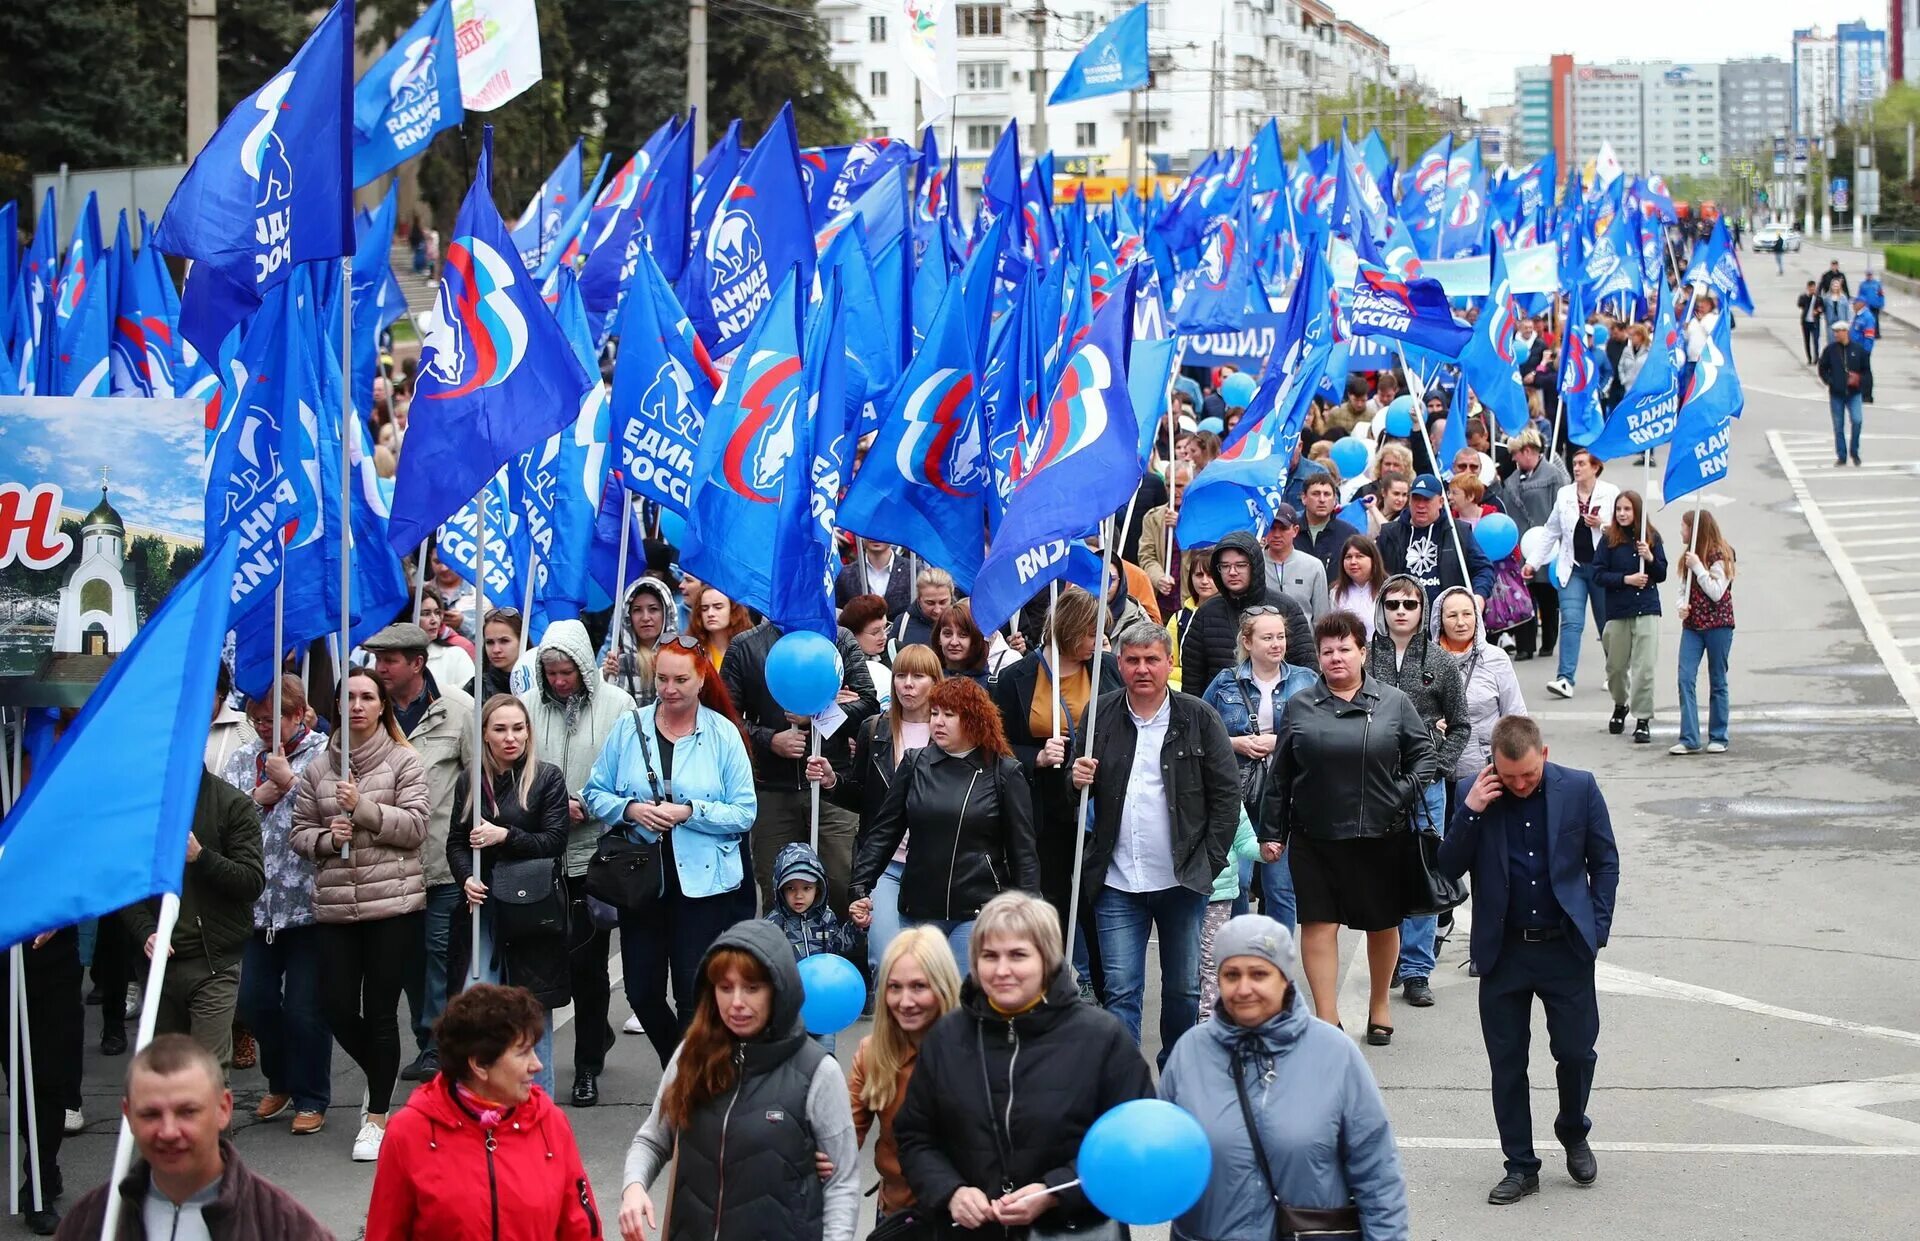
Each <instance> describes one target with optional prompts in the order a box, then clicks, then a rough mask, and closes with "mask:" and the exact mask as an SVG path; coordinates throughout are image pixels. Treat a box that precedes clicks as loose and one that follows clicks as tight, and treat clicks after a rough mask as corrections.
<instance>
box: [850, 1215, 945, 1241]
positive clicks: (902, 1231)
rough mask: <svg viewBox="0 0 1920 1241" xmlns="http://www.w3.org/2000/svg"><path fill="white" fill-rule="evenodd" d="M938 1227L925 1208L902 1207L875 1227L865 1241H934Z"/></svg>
mask: <svg viewBox="0 0 1920 1241" xmlns="http://www.w3.org/2000/svg"><path fill="white" fill-rule="evenodd" d="M938 1226H939V1222H938V1220H937V1219H936V1218H935V1217H934V1216H932V1215H930V1214H929V1213H928V1212H927V1209H926V1208H925V1207H922V1206H910V1207H903V1208H901V1209H900V1210H898V1211H895V1212H894V1213H893V1214H891V1215H889V1216H887V1217H886V1218H884V1219H882V1220H881V1221H880V1222H879V1223H878V1224H877V1225H875V1226H874V1230H873V1231H872V1232H870V1233H868V1234H867V1241H934V1238H935V1237H936V1236H937V1235H938V1232H937V1229H938Z"/></svg>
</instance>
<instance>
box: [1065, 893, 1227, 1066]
mask: <svg viewBox="0 0 1920 1241" xmlns="http://www.w3.org/2000/svg"><path fill="white" fill-rule="evenodd" d="M1206 914H1207V894H1206V893H1204V892H1190V891H1188V890H1187V889H1186V888H1162V889H1160V890H1159V891H1158V892H1122V891H1120V889H1118V888H1101V889H1100V895H1099V897H1098V898H1097V899H1096V900H1095V901H1094V903H1093V919H1094V927H1095V933H1096V934H1097V935H1099V936H1100V975H1101V983H1102V986H1103V989H1104V990H1105V992H1106V997H1107V1011H1108V1012H1110V1013H1112V1014H1113V1015H1114V1016H1116V1017H1118V1018H1119V1019H1120V1022H1121V1024H1122V1025H1124V1026H1126V1027H1127V1033H1128V1034H1130V1035H1132V1036H1133V1041H1134V1042H1135V1043H1138V1042H1139V1041H1140V1003H1141V998H1142V997H1143V996H1144V995H1145V993H1146V987H1147V935H1148V928H1149V926H1151V927H1152V928H1153V929H1154V930H1157V931H1159V933H1160V1056H1159V1064H1160V1065H1161V1067H1165V1065H1166V1063H1167V1053H1169V1052H1171V1051H1172V1050H1173V1045H1174V1044H1175V1043H1177V1042H1179V1041H1180V1036H1181V1035H1182V1034H1185V1033H1186V1032H1187V1031H1188V1030H1191V1029H1193V1026H1194V1023H1195V1022H1196V1021H1198V1020H1199V1019H1200V924H1201V922H1202V921H1203V920H1204V919H1205V918H1206Z"/></svg>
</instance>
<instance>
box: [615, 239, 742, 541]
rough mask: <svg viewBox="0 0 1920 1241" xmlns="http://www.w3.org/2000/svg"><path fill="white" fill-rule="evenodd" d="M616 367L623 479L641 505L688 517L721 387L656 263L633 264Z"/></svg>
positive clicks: (642, 257) (641, 258) (648, 259)
mask: <svg viewBox="0 0 1920 1241" xmlns="http://www.w3.org/2000/svg"><path fill="white" fill-rule="evenodd" d="M635 262H636V271H635V273H634V279H633V286H632V288H631V289H630V290H629V296H628V297H627V299H626V301H625V302H624V303H623V304H622V306H621V310H620V324H619V327H618V329H617V334H618V335H619V337H620V356H619V357H618V358H617V359H616V360H615V362H614V365H613V402H612V407H611V419H612V431H613V443H614V446H615V451H616V456H615V460H616V462H617V466H616V468H618V469H619V471H620V474H621V477H622V478H623V479H624V480H625V483H626V485H627V487H629V488H630V489H632V490H633V491H634V492H635V494H637V495H639V496H641V497H642V498H643V499H648V500H653V501H655V502H656V503H658V504H660V505H662V506H664V507H666V508H668V509H670V510H672V511H673V512H676V513H678V514H680V515H681V516H682V517H685V516H688V515H689V514H690V513H691V511H692V509H691V503H692V486H693V462H694V454H695V452H696V451H697V450H698V448H699V445H700V436H701V431H702V429H703V428H704V427H705V426H706V421H707V410H708V408H709V407H710V406H711V405H712V404H713V394H714V388H715V387H716V386H717V385H716V384H715V382H714V381H713V380H712V379H711V377H710V376H709V374H708V372H707V369H706V367H705V365H704V363H703V362H702V361H701V356H702V351H701V347H700V343H699V338H698V337H696V336H695V335H694V332H693V325H692V324H691V323H689V322H688V321H687V316H686V313H685V312H684V311H683V310H681V309H680V303H679V301H677V300H676V299H675V298H674V296H673V290H672V289H670V288H668V287H667V282H666V278H665V277H664V276H662V275H661V274H660V268H659V267H658V266H657V265H655V263H654V261H653V257H652V256H651V255H649V254H647V253H645V252H644V251H643V252H641V253H640V254H639V255H638V256H637V257H636V259H635Z"/></svg>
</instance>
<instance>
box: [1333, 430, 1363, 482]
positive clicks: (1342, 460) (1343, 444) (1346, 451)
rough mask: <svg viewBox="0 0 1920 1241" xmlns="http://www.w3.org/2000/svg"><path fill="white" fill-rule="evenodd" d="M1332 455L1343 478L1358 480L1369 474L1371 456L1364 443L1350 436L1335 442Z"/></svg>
mask: <svg viewBox="0 0 1920 1241" xmlns="http://www.w3.org/2000/svg"><path fill="white" fill-rule="evenodd" d="M1330 455H1331V456H1332V457H1333V463H1334V465H1336V466H1338V467H1339V469H1340V477H1341V478H1343V479H1344V478H1358V477H1360V476H1361V475H1362V474H1365V473H1366V472H1367V461H1368V459H1369V457H1370V454H1369V453H1368V452H1367V446H1366V444H1365V443H1363V442H1362V441H1360V440H1358V439H1356V438H1354V437H1353V436H1351V435H1349V436H1347V437H1346V438H1345V439H1337V440H1335V441H1333V448H1332V450H1331V453H1330Z"/></svg>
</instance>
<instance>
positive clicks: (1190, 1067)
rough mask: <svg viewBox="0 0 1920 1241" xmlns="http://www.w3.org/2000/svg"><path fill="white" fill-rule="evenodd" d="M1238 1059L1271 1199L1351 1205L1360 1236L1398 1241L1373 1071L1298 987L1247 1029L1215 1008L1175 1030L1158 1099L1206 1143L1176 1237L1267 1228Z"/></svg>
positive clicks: (1220, 1238)
mask: <svg viewBox="0 0 1920 1241" xmlns="http://www.w3.org/2000/svg"><path fill="white" fill-rule="evenodd" d="M1236 1060H1238V1061H1240V1062H1241V1080H1242V1082H1243V1083H1244V1085H1245V1088H1246V1092H1247V1102H1248V1104H1249V1106H1250V1109H1251V1111H1252V1112H1253V1117H1254V1123H1255V1124H1256V1125H1257V1126H1258V1127H1259V1131H1260V1146H1261V1149H1262V1151H1263V1152H1264V1153H1265V1155H1266V1157H1267V1167H1268V1170H1269V1172H1270V1173H1271V1175H1272V1177H1273V1184H1274V1187H1275V1188H1276V1189H1277V1190H1278V1191H1279V1194H1280V1200H1281V1201H1282V1202H1285V1203H1286V1204H1287V1205H1288V1206H1293V1207H1305V1208H1330V1207H1344V1206H1347V1205H1349V1204H1352V1205H1353V1206H1355V1207H1358V1208H1359V1211H1360V1233H1361V1235H1362V1236H1364V1237H1365V1238H1366V1241H1406V1239H1407V1237H1408V1235H1409V1234H1408V1222H1407V1183H1406V1175H1405V1173H1404V1172H1403V1170H1402V1169H1401V1167H1400V1156H1399V1154H1398V1153H1397V1152H1396V1151H1395V1149H1394V1144H1393V1128H1392V1126H1391V1125H1390V1124H1389V1123H1388V1120H1387V1108H1386V1103H1385V1101H1384V1100H1383V1099H1382V1098H1381V1097H1380V1088H1379V1086H1377V1085H1376V1084H1375V1083H1374V1080H1373V1071H1372V1070H1371V1069H1369V1068H1368V1067H1367V1062H1366V1058H1365V1057H1364V1056H1362V1055H1361V1054H1360V1048H1359V1047H1358V1046H1357V1045H1356V1044H1355V1043H1354V1041H1353V1040H1352V1039H1350V1038H1348V1037H1347V1036H1346V1035H1344V1034H1342V1033H1341V1032H1340V1030H1339V1028H1338V1027H1335V1026H1330V1025H1328V1024H1326V1023H1325V1022H1323V1021H1316V1020H1314V1018H1313V1016H1312V1014H1310V1013H1309V1012H1307V1008H1306V1004H1305V1002H1304V1001H1303V1000H1302V999H1301V998H1300V991H1299V989H1298V988H1297V987H1296V988H1292V989H1290V990H1289V991H1288V993H1287V999H1286V1004H1285V1006H1284V1007H1283V1008H1282V1009H1281V1010H1280V1012H1279V1013H1278V1014H1277V1015H1276V1016H1274V1017H1272V1018H1270V1019H1269V1020H1268V1021H1266V1022H1265V1023H1264V1024H1262V1025H1259V1026H1256V1027H1254V1028H1252V1029H1247V1028H1244V1027H1242V1026H1239V1025H1236V1024H1234V1023H1233V1022H1232V1021H1231V1020H1229V1019H1228V1018H1227V1016H1226V1013H1225V1010H1224V1009H1221V1008H1219V1007H1218V1006H1216V1007H1215V1009H1214V1015H1213V1020H1211V1021H1205V1022H1202V1023H1201V1024H1199V1025H1197V1026H1195V1027H1193V1029H1191V1030H1189V1031H1187V1033H1186V1034H1184V1035H1182V1036H1181V1038H1180V1041H1179V1042H1178V1043H1175V1044H1174V1047H1173V1054H1172V1055H1170V1056H1168V1057H1167V1067H1166V1068H1165V1069H1163V1070H1162V1071H1161V1074H1160V1097H1161V1098H1162V1099H1165V1100H1167V1101H1168V1102H1169V1103H1174V1104H1177V1105H1179V1106H1180V1107H1181V1108H1182V1109H1183V1110H1185V1111H1186V1112H1188V1113H1189V1114H1190V1115H1192V1116H1193V1117H1194V1119H1196V1120H1198V1121H1199V1122H1200V1126H1201V1128H1203V1129H1205V1130H1206V1132H1207V1140H1208V1145H1210V1146H1211V1147H1212V1148H1213V1173H1212V1175H1211V1176H1209V1177H1208V1178H1207V1188H1206V1191H1205V1192H1204V1193H1202V1194H1201V1196H1200V1201H1198V1202H1196V1203H1194V1205H1193V1206H1192V1208H1190V1209H1189V1210H1188V1211H1187V1213H1186V1214H1184V1215H1182V1216H1180V1217H1179V1218H1178V1219H1176V1220H1174V1222H1173V1235H1174V1236H1175V1237H1178V1238H1182V1239H1183V1241H1242V1239H1246V1241H1252V1239H1254V1238H1260V1239H1261V1241H1264V1239H1265V1238H1268V1237H1273V1236H1277V1235H1278V1230H1277V1229H1275V1228H1274V1219H1273V1214H1274V1211H1273V1199H1272V1196H1271V1195H1270V1194H1269V1192H1268V1189H1267V1180H1266V1175H1265V1174H1263V1173H1262V1171H1261V1168H1260V1165H1259V1164H1258V1163H1257V1162H1256V1161H1255V1156H1254V1151H1253V1141H1252V1139H1251V1138H1249V1137H1248V1135H1247V1124H1246V1118H1245V1114H1244V1113H1243V1112H1242V1111H1241V1110H1240V1098H1239V1094H1238V1093H1237V1092H1236V1091H1235V1089H1234V1081H1233V1067H1234V1062H1235V1061H1236Z"/></svg>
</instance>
